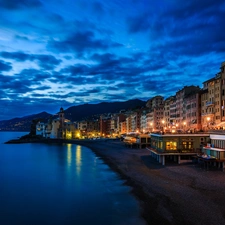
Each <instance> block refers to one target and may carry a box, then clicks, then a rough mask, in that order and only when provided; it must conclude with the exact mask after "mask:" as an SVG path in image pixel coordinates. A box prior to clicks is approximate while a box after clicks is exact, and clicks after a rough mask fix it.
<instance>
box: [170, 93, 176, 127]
mask: <svg viewBox="0 0 225 225" xmlns="http://www.w3.org/2000/svg"><path fill="white" fill-rule="evenodd" d="M172 126H176V97H175V96H174V98H173V99H171V101H170V128H172Z"/></svg>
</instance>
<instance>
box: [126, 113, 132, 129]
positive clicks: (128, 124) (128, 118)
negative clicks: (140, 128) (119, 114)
mask: <svg viewBox="0 0 225 225" xmlns="http://www.w3.org/2000/svg"><path fill="white" fill-rule="evenodd" d="M126 126H127V127H126V130H127V133H129V132H131V131H132V127H131V115H128V116H127V118H126Z"/></svg>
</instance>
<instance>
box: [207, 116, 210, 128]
mask: <svg viewBox="0 0 225 225" xmlns="http://www.w3.org/2000/svg"><path fill="white" fill-rule="evenodd" d="M209 121H210V117H207V127H208V129H209Z"/></svg>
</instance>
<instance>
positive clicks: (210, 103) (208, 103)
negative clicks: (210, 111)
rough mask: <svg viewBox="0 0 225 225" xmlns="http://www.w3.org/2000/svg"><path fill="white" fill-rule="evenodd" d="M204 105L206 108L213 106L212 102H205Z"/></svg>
mask: <svg viewBox="0 0 225 225" xmlns="http://www.w3.org/2000/svg"><path fill="white" fill-rule="evenodd" d="M205 105H206V106H210V105H214V102H212V101H210V102H206V103H205Z"/></svg>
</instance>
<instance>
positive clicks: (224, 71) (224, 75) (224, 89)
mask: <svg viewBox="0 0 225 225" xmlns="http://www.w3.org/2000/svg"><path fill="white" fill-rule="evenodd" d="M220 73H221V123H223V124H221V126H222V127H225V62H223V63H222V64H221V67H220Z"/></svg>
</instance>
